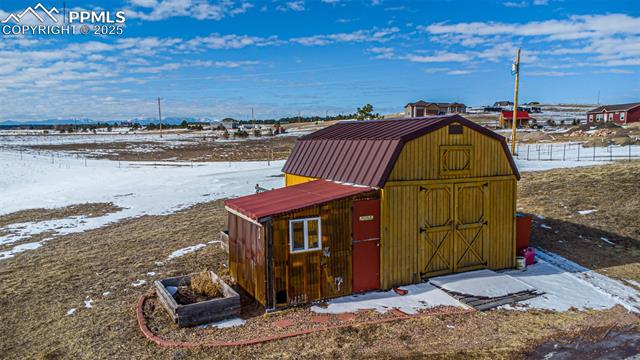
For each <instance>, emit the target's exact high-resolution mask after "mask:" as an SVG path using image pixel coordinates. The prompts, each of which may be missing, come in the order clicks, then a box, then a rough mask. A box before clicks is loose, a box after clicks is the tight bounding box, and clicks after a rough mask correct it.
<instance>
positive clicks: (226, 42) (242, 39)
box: [180, 33, 283, 50]
mask: <svg viewBox="0 0 640 360" xmlns="http://www.w3.org/2000/svg"><path fill="white" fill-rule="evenodd" d="M282 43H283V41H281V40H279V39H278V37H277V36H269V37H258V36H249V35H236V34H227V35H222V34H218V33H213V34H210V35H208V36H204V37H196V38H193V39H191V40H189V41H187V42H186V43H184V44H182V45H181V46H180V48H181V49H191V50H196V49H199V48H202V47H204V48H209V49H241V48H245V47H248V46H269V45H280V44H282Z"/></svg>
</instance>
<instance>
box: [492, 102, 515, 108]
mask: <svg viewBox="0 0 640 360" xmlns="http://www.w3.org/2000/svg"><path fill="white" fill-rule="evenodd" d="M493 106H495V107H503V106H513V103H512V102H511V101H496V102H494V103H493Z"/></svg>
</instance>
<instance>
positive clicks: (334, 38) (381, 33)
mask: <svg viewBox="0 0 640 360" xmlns="http://www.w3.org/2000/svg"><path fill="white" fill-rule="evenodd" d="M399 31H400V29H399V28H397V27H391V28H385V29H372V30H357V31H354V32H350V33H337V34H325V35H313V36H307V37H299V38H293V39H290V42H293V43H298V44H301V45H306V46H323V45H329V44H334V43H359V42H385V41H389V40H391V39H392V38H393V36H394V35H395V34H396V33H398V32H399Z"/></svg>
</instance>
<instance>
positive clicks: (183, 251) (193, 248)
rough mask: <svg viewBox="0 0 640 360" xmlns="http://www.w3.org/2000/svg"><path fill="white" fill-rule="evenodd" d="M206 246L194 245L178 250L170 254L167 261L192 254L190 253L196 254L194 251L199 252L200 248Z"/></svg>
mask: <svg viewBox="0 0 640 360" xmlns="http://www.w3.org/2000/svg"><path fill="white" fill-rule="evenodd" d="M206 246H207V245H206V244H196V245H193V246H188V247H186V248H182V249H178V250H176V251H174V252H172V253H171V255H169V257H167V260H171V259H175V258H177V257H180V256H184V255H187V254H189V253H192V252H196V251H198V250H200V249H202V248H204V247H206Z"/></svg>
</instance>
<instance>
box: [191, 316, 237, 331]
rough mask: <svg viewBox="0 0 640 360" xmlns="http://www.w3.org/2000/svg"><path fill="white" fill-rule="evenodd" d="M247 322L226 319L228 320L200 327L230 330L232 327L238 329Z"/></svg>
mask: <svg viewBox="0 0 640 360" xmlns="http://www.w3.org/2000/svg"><path fill="white" fill-rule="evenodd" d="M245 322H246V321H244V320H243V319H241V318H232V319H226V320H221V321H216V322H212V323H209V324H204V325H200V326H198V327H199V328H201V329H204V328H208V327H214V328H218V329H224V328H230V327H236V326H243V325H244V324H245Z"/></svg>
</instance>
